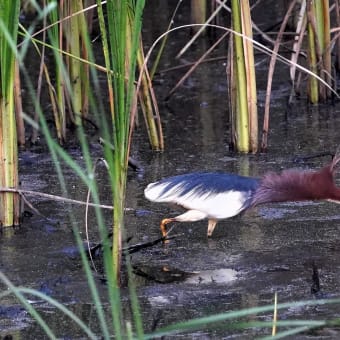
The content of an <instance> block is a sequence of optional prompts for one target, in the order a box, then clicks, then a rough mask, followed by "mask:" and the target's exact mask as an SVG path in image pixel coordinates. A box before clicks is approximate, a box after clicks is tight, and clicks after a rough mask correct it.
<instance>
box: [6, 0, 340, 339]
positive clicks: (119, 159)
mask: <svg viewBox="0 0 340 340" xmlns="http://www.w3.org/2000/svg"><path fill="white" fill-rule="evenodd" d="M28 3H29V6H30V8H31V9H33V11H34V13H35V18H34V20H32V21H31V22H30V24H29V25H27V26H28V27H24V26H23V25H21V24H20V23H19V6H20V2H19V1H11V2H10V1H5V2H2V4H0V46H1V47H0V53H1V54H0V78H1V88H0V105H1V107H0V110H1V112H0V119H1V122H0V123H1V124H0V129H1V131H0V136H1V137H0V154H1V161H0V171H1V175H0V186H1V187H2V191H1V193H0V210H1V211H0V220H1V224H2V225H3V226H13V225H19V215H20V214H19V213H20V191H19V180H18V154H17V145H18V144H19V145H21V146H23V145H24V144H25V142H26V141H27V136H26V139H25V133H27V132H25V127H24V126H23V121H22V117H24V119H25V124H26V125H27V126H29V127H30V129H31V130H32V131H33V132H32V135H31V136H30V142H32V143H38V140H39V139H38V134H41V135H42V136H43V142H41V143H46V145H47V147H48V150H49V153H50V155H51V158H52V159H53V162H54V164H55V168H56V172H57V174H58V177H59V181H60V186H61V188H62V192H63V194H64V196H65V197H67V196H68V192H67V188H66V185H65V177H64V176H65V169H63V168H62V166H61V165H60V162H61V161H62V162H64V163H65V164H67V166H68V167H69V168H70V169H72V170H73V171H74V172H75V173H76V174H77V176H78V177H79V179H80V180H81V181H82V182H83V183H84V185H85V186H86V188H87V189H88V192H89V195H90V196H91V200H92V202H93V204H94V206H95V210H94V211H95V215H96V224H97V225H98V230H99V235H100V238H101V242H102V243H101V245H102V250H103V266H104V270H105V283H106V284H107V288H108V289H107V301H108V302H109V307H107V306H106V305H105V304H104V302H103V301H102V298H101V297H100V296H99V294H98V291H97V285H98V284H102V283H101V282H100V283H98V282H97V281H96V279H95V276H94V274H93V272H92V268H91V267H90V264H89V261H88V254H87V252H86V250H85V249H84V247H83V244H82V240H81V237H80V233H79V229H78V227H77V221H76V220H75V217H74V215H73V213H72V209H68V212H69V219H70V221H71V222H72V228H73V232H74V234H75V239H76V243H77V245H78V247H79V251H80V256H81V261H82V265H83V268H84V271H85V273H86V277H87V281H88V286H89V288H90V291H91V298H92V302H91V303H93V304H94V305H95V312H96V318H97V319H98V324H99V327H98V328H99V333H100V334H97V333H96V332H94V331H92V330H91V329H90V327H88V326H87V325H86V323H85V322H84V321H83V320H81V319H79V318H78V317H77V316H76V314H75V313H73V312H72V311H71V310H70V309H69V308H68V307H66V306H65V305H63V304H61V303H59V302H58V301H56V300H54V299H52V298H51V297H49V296H48V295H46V294H43V293H41V292H39V291H36V290H33V289H30V288H22V287H17V286H16V285H15V284H14V283H12V282H11V280H10V279H9V278H8V277H7V276H6V275H5V273H0V280H1V282H2V283H3V285H4V286H6V287H7V288H8V290H5V291H2V292H1V293H0V299H5V298H6V297H7V296H8V295H9V294H14V295H15V296H16V298H17V299H18V301H20V303H22V305H23V306H24V307H25V309H27V311H28V312H29V313H30V315H31V316H32V317H33V318H34V319H35V320H36V321H37V322H38V324H39V325H40V326H41V328H42V329H43V330H44V332H45V333H46V335H47V336H48V337H49V338H57V336H58V335H57V334H54V333H53V330H52V329H51V327H49V325H48V324H47V323H46V322H45V321H44V320H43V318H42V317H41V315H40V314H39V311H38V309H35V308H34V307H33V306H32V304H31V303H30V302H29V297H31V296H35V297H37V298H39V299H42V300H44V301H45V302H47V303H49V304H50V305H52V306H54V307H55V308H56V309H58V310H60V311H61V312H62V313H63V314H64V315H66V316H67V317H70V319H71V320H72V321H73V322H74V323H75V324H77V325H78V326H79V327H80V328H81V329H82V331H83V332H84V334H86V336H87V337H89V338H93V339H95V338H98V337H100V338H104V339H110V338H111V337H112V336H114V337H115V338H117V339H122V338H131V339H132V338H139V339H148V338H154V337H161V336H166V335H171V334H173V333H179V332H187V331H189V330H190V331H191V330H196V329H203V328H204V329H211V328H213V327H215V325H217V327H225V329H228V330H229V331H230V330H236V329H240V328H241V329H243V328H250V327H254V328H255V327H256V328H263V329H264V331H263V334H270V330H269V331H268V330H267V328H269V329H271V330H272V334H273V336H275V335H277V338H279V337H280V336H289V335H290V336H291V335H294V334H297V333H299V332H302V331H305V330H309V329H314V328H319V327H325V326H335V325H338V324H339V320H338V319H335V320H331V321H327V320H318V321H313V320H299V321H297V320H292V321H278V320H277V319H276V317H274V318H273V320H269V321H259V320H257V319H256V318H254V319H253V320H252V321H249V320H248V319H246V317H248V316H254V315H259V314H260V313H264V312H271V311H274V312H275V311H277V310H280V309H282V308H297V307H301V306H314V305H320V304H328V303H329V304H335V303H339V302H340V300H339V299H322V300H314V301H304V302H294V303H284V304H277V305H276V304H275V305H274V306H272V305H269V306H263V307H256V308H251V309H247V310H240V311H233V312H226V313H224V314H218V315H210V316H204V317H202V318H199V319H195V320H189V321H183V322H181V323H174V325H170V326H164V327H155V330H154V331H153V332H150V334H145V328H144V325H143V316H142V312H141V306H140V302H139V301H138V298H137V290H136V287H135V286H136V282H135V281H134V277H133V275H132V271H133V268H132V264H131V263H130V257H129V255H128V254H127V252H126V251H124V249H125V248H126V244H124V240H125V239H126V225H125V220H124V211H125V198H126V185H127V169H128V164H129V156H130V149H131V147H132V146H131V143H132V140H133V139H132V136H133V131H134V129H135V128H136V126H137V121H138V115H139V113H138V111H140V112H141V113H142V115H143V117H144V121H145V125H146V133H147V135H148V138H149V141H150V148H151V149H153V150H155V151H161V150H163V149H164V141H163V132H162V123H161V115H160V113H159V109H158V103H157V98H156V94H155V92H154V89H153V86H152V82H153V80H154V79H155V78H156V77H157V68H158V66H159V63H160V61H161V60H162V57H163V55H162V53H160V54H158V55H157V57H156V58H155V59H154V60H153V61H154V63H153V64H152V65H150V64H151V61H152V58H150V54H151V52H152V53H154V54H157V52H159V51H160V52H163V48H164V46H165V45H166V44H167V41H168V39H169V37H170V36H171V33H172V32H170V30H171V28H172V24H173V22H170V23H169V25H168V30H169V32H166V33H165V34H164V36H163V37H162V39H159V40H162V43H160V44H158V45H157V44H156V45H153V46H152V47H153V50H150V51H148V52H149V53H145V52H146V51H144V50H143V49H144V47H143V36H142V18H143V10H144V6H145V1H142V0H137V1H136V0H120V1H116V0H108V1H105V2H101V1H100V0H98V1H97V2H95V1H80V0H77V1H59V2H55V1H52V0H48V1H47V0H46V1H41V2H39V3H38V2H36V1H30V2H28ZM213 3H215V2H214V1H213ZM240 4H241V5H242V6H241V8H240V7H239V6H240ZM146 5H147V4H146ZM180 6H181V2H180V1H179V2H178V5H177V7H176V9H175V12H174V15H173V17H172V19H174V18H176V15H177V13H178V12H179V11H180V10H181V7H180ZM191 6H192V16H191V17H192V18H195V19H194V20H195V25H194V26H193V27H194V29H193V31H194V34H195V37H198V36H199V35H200V34H201V32H202V31H203V30H201V29H200V28H201V27H204V28H206V30H205V34H206V35H208V34H209V31H208V30H207V28H208V26H209V28H210V29H213V30H214V34H216V33H217V32H220V31H221V32H222V33H223V36H221V37H220V38H218V40H217V42H216V43H215V44H213V47H210V49H209V51H208V52H207V53H206V54H205V55H204V56H202V57H201V58H200V59H199V61H198V62H196V63H195V64H194V65H193V66H192V67H191V69H190V71H189V72H188V73H187V74H186V75H185V76H184V77H183V78H182V79H181V80H180V81H179V83H178V86H177V87H175V88H174V89H173V90H171V91H170V93H169V96H170V95H171V94H172V93H174V92H175V91H176V89H177V88H178V87H180V86H181V84H183V82H184V80H185V79H186V78H187V77H188V76H189V75H190V74H191V73H192V72H194V70H195V68H196V67H197V66H198V65H199V64H200V62H202V61H203V60H204V59H205V58H206V57H207V56H208V54H209V53H210V52H212V51H213V49H214V48H215V47H216V46H217V45H218V44H219V43H221V42H222V41H225V40H226V37H227V35H228V33H230V34H231V35H230V39H229V53H228V56H229V57H230V59H229V60H228V61H227V64H228V70H227V73H228V75H229V78H228V83H229V95H230V98H229V100H230V102H231V112H230V117H231V118H230V121H231V125H232V127H231V131H230V134H229V135H230V140H231V143H232V145H233V146H234V147H235V149H236V151H239V152H243V153H248V152H252V153H256V152H258V149H259V148H258V142H259V141H258V135H259V133H258V125H259V121H258V113H257V90H256V66H255V59H256V58H255V57H254V51H253V47H255V48H256V49H258V50H260V51H262V52H264V53H265V54H269V55H270V57H271V62H270V69H269V71H268V74H269V76H268V83H267V84H268V85H267V94H266V96H267V97H266V104H265V112H264V124H263V136H262V145H261V148H262V150H266V149H267V148H268V132H269V109H270V95H271V82H272V78H273V76H274V68H275V62H276V60H279V61H281V62H284V63H288V64H289V65H290V67H291V80H292V83H293V86H292V89H293V90H295V91H300V92H302V91H303V90H302V85H301V83H299V84H297V83H298V82H297V81H296V80H295V79H296V78H299V79H301V78H302V77H303V75H307V77H308V80H307V81H305V82H304V84H307V85H306V88H307V90H305V92H306V93H308V96H309V100H310V101H311V102H312V103H317V102H318V101H319V100H327V99H329V98H331V97H332V96H337V93H336V89H335V88H333V87H334V84H335V78H336V76H337V75H336V74H334V76H332V63H331V52H332V49H331V46H333V45H335V44H333V41H332V40H331V39H330V37H331V36H330V34H331V33H330V32H331V22H330V16H329V12H330V8H329V7H328V3H327V1H320V3H318V2H317V1H315V2H314V1H312V2H307V3H306V2H305V1H302V2H300V5H299V6H300V8H299V11H300V21H298V22H297V24H296V28H294V30H295V32H296V34H295V33H294V39H293V41H292V42H291V45H292V48H287V47H286V46H283V43H282V39H283V38H282V36H283V33H284V31H286V27H287V23H288V20H289V18H290V15H292V14H291V13H293V9H294V7H295V6H298V2H297V1H293V2H292V3H291V6H290V8H289V9H288V11H287V15H286V17H284V18H283V20H282V24H281V27H280V29H279V33H278V34H277V35H276V36H277V37H276V41H273V40H272V39H271V38H270V37H269V36H268V35H267V34H266V33H265V32H262V31H259V29H258V28H256V29H257V34H258V35H261V37H263V38H264V40H265V41H267V42H269V46H270V47H269V48H268V47H267V46H265V45H264V44H262V43H259V42H258V41H257V40H256V36H255V38H253V33H254V32H253V27H252V18H251V14H252V12H251V10H252V8H251V7H250V6H249V2H248V1H244V2H243V1H242V2H240V1H234V0H233V1H232V6H231V8H229V7H227V1H223V2H218V6H217V8H216V9H214V10H212V11H211V12H212V13H208V14H207V9H208V6H207V3H206V2H205V1H197V2H196V1H195V0H194V1H191ZM333 8H335V9H338V3H337V2H336V3H335V4H334V6H331V9H333ZM222 10H226V11H225V12H223V14H221V13H222ZM210 14H211V15H210ZM209 15H210V16H209ZM338 16H339V15H338V13H337V14H336V19H337V20H338V21H339V18H338ZM207 17H209V18H208V19H206V18H207ZM12 18H15V20H12ZM9 19H10V20H9ZM204 20H206V23H203V24H201V23H202V22H204ZM212 20H216V24H211V23H210V22H211V21H212ZM221 21H223V25H222V23H221ZM226 22H227V23H226ZM230 22H232V29H231V28H230V27H231V25H230ZM196 23H199V24H196ZM217 23H218V25H217ZM95 25H96V27H94V26H95ZM189 26H190V25H189ZM176 29H177V28H176ZM183 29H184V28H183ZM306 30H307V33H306ZM18 31H19V33H20V34H19V36H20V43H18V39H17V35H18ZM94 31H95V33H93V32H94ZM226 31H227V33H226ZM305 33H306V34H305ZM94 35H97V36H96V39H100V43H101V44H100V46H101V47H100V51H97V50H94V47H93V46H94V44H93V36H94ZM304 39H308V63H309V64H308V65H305V66H301V65H300V64H299V62H300V60H301V59H302V58H304V57H305V54H304V53H303V52H302V46H303V43H304ZM334 39H337V44H338V46H339V45H340V43H339V41H340V38H339V34H338V35H337V36H334ZM334 42H335V41H334ZM191 43H192V42H191ZM96 46H98V45H96ZM29 50H34V51H36V53H37V55H38V56H39V58H41V59H40V63H39V65H40V67H39V72H38V86H37V89H35V88H36V87H35V86H34V85H33V83H34V82H35V80H32V77H33V76H32V74H31V71H32V70H30V67H29V65H25V57H26V55H27V53H28V51H29ZM281 50H282V51H285V52H286V51H287V50H289V53H292V59H291V61H289V60H288V59H287V58H286V57H284V56H283V55H282V54H280V53H281ZM292 51H293V52H292ZM182 52H183V53H184V49H183V50H182ZM47 55H48V57H47ZM300 56H301V57H300ZM338 58H339V56H338ZM46 60H48V61H49V62H48V64H47V63H46ZM99 60H100V61H99ZM15 61H16V62H17V64H18V65H19V67H20V77H21V80H22V83H23V84H25V87H26V89H27V93H28V94H29V96H30V97H31V101H32V102H33V107H34V111H35V113H34V114H32V113H31V112H26V113H25V114H24V113H23V112H21V111H22V104H21V102H20V95H19V92H20V89H19V88H18V86H19V84H20V78H19V73H18V72H15V70H16V68H15ZM149 67H150V69H151V70H152V71H151V72H150V73H149V71H148V69H149ZM297 73H299V75H298V76H296V74H297ZM103 75H104V76H105V85H103V82H101V81H100V78H101V77H102V76H103ZM42 84H45V87H46V88H45V95H46V93H47V94H48V98H49V101H50V107H51V112H49V113H48V112H45V111H44V110H43V108H42V105H41V103H40V98H41V92H42V91H43V87H44V86H43V85H42ZM15 91H16V92H15ZM221 100H225V99H224V98H222V99H221ZM225 101H226V100H225ZM15 108H16V109H17V112H16V111H15ZM16 113H17V114H16ZM49 115H50V116H51V117H50V116H49ZM51 119H53V122H54V124H53V128H51V124H48V121H49V120H51ZM89 126H91V127H94V129H95V130H96V133H97V134H98V138H99V137H100V138H101V139H102V140H104V143H103V153H104V156H105V164H107V166H108V174H109V181H110V188H111V194H112V197H111V201H112V206H113V215H112V228H110V231H111V229H112V241H111V239H110V236H111V235H109V230H108V228H107V227H106V226H105V223H104V218H103V212H102V210H101V208H100V199H99V189H98V183H97V182H96V179H95V170H94V169H95V166H94V164H93V161H92V158H91V155H90V151H89V139H88V134H87V132H88V129H89ZM17 130H18V136H17ZM73 131H76V133H75V136H74V135H73ZM69 143H77V145H80V149H81V152H82V155H83V157H84V163H85V165H83V166H80V165H79V164H77V162H76V160H75V159H73V158H72V156H71V155H70V154H69V153H68V152H67V148H66V147H65V148H64V146H67V145H68V144H69ZM78 143H79V144H78ZM6 188H7V191H6ZM9 189H11V190H9ZM15 190H18V192H15ZM123 257H124V261H122V258H123ZM165 270H166V269H165ZM122 273H125V275H126V276H127V287H128V291H129V308H130V310H131V315H129V318H128V317H126V311H125V310H124V308H123V306H122V290H121V284H122V278H121V276H122ZM242 318H245V319H242ZM127 320H128V321H127ZM227 320H228V321H231V322H230V323H226V321H227ZM244 320H245V321H244ZM222 322H223V323H222ZM221 325H222V326H221ZM281 327H282V328H281ZM277 329H279V330H281V329H283V330H282V332H281V333H277Z"/></svg>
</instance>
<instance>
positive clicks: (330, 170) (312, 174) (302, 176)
mask: <svg viewBox="0 0 340 340" xmlns="http://www.w3.org/2000/svg"><path fill="white" fill-rule="evenodd" d="M339 162H340V153H337V154H336V155H335V156H334V158H333V160H332V162H331V163H330V164H328V165H326V166H325V167H323V168H321V169H320V170H317V171H311V170H298V169H288V170H284V171H282V172H281V173H273V172H269V173H267V174H265V175H264V176H263V178H262V179H261V181H260V184H259V186H258V188H257V189H256V191H255V193H254V196H253V198H252V204H251V205H252V206H256V205H259V204H263V203H270V202H287V201H308V200H331V201H335V202H337V203H340V188H338V187H337V186H336V185H335V182H334V173H335V167H336V165H337V163H339Z"/></svg>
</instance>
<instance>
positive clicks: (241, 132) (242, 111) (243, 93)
mask: <svg viewBox="0 0 340 340" xmlns="http://www.w3.org/2000/svg"><path fill="white" fill-rule="evenodd" d="M231 4H232V20H233V30H234V31H235V32H237V33H240V34H241V33H242V21H241V9H240V3H239V1H238V0H232V2H231ZM234 46H235V53H234V63H235V67H234V72H235V88H236V98H233V99H232V100H234V101H235V105H234V107H235V108H236V113H235V114H234V117H235V120H236V122H235V125H236V128H235V132H236V135H235V136H234V137H235V138H236V141H235V142H236V143H235V144H236V148H237V151H240V152H249V115H248V100H247V98H248V97H247V78H246V65H245V60H244V51H243V39H242V37H241V36H239V35H238V34H234Z"/></svg>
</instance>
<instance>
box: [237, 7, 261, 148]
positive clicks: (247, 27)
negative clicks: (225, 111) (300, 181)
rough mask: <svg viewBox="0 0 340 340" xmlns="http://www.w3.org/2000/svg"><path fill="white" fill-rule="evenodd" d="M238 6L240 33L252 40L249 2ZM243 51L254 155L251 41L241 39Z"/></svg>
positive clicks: (255, 122) (255, 130) (255, 121)
mask: <svg viewBox="0 0 340 340" xmlns="http://www.w3.org/2000/svg"><path fill="white" fill-rule="evenodd" d="M240 4H241V15H242V32H243V34H244V35H245V36H246V37H248V38H251V39H253V30H252V21H251V15H250V7H249V1H241V2H240ZM243 49H244V61H245V68H246V77H247V79H246V82H247V100H248V113H249V147H250V151H251V152H253V153H255V152H257V149H258V116H257V93H256V74H255V61H254V47H253V43H252V41H251V40H249V39H243Z"/></svg>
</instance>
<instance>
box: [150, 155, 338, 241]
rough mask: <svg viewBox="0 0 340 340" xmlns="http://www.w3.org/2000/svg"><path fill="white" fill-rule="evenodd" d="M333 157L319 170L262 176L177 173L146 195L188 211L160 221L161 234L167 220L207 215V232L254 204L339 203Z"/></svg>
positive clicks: (178, 220) (336, 159)
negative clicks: (329, 201)
mask: <svg viewBox="0 0 340 340" xmlns="http://www.w3.org/2000/svg"><path fill="white" fill-rule="evenodd" d="M339 161H340V155H339V154H338V155H337V156H335V157H334V158H333V161H332V162H331V163H330V164H328V165H327V166H325V167H323V168H322V169H320V170H318V171H312V170H297V169H288V170H284V171H282V172H281V173H274V172H269V173H267V174H265V175H264V176H263V177H262V178H253V177H245V176H239V175H234V174H226V173H219V172H202V173H200V172H198V173H191V174H184V175H178V176H174V177H169V178H165V179H162V180H160V181H158V182H155V183H151V184H149V185H148V186H147V187H146V189H145V191H144V194H145V197H146V198H147V199H148V200H150V201H152V202H159V203H174V204H177V205H179V206H182V207H183V208H185V209H186V210H187V211H186V212H185V213H183V214H181V215H179V216H176V217H172V218H165V219H163V220H162V222H161V231H162V234H163V236H164V237H165V236H166V235H167V231H166V224H168V223H170V222H175V221H177V222H193V221H199V220H202V219H208V236H211V235H212V233H213V231H214V228H215V226H216V223H217V221H218V220H222V219H226V218H229V217H232V216H236V215H238V214H240V213H241V212H242V211H245V210H247V209H249V208H252V207H254V206H257V205H260V204H265V203H272V202H287V201H308V200H331V201H336V202H338V203H340V188H338V187H336V185H335V183H334V171H335V166H336V164H337V163H338V162H339Z"/></svg>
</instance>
